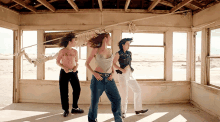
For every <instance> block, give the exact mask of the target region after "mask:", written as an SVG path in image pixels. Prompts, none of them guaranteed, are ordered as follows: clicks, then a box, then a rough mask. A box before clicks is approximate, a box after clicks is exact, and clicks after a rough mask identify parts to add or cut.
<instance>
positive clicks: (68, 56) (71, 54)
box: [62, 49, 76, 69]
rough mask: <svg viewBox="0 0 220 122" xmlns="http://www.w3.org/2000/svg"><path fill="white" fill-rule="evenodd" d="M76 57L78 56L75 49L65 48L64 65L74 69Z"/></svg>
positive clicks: (63, 54)
mask: <svg viewBox="0 0 220 122" xmlns="http://www.w3.org/2000/svg"><path fill="white" fill-rule="evenodd" d="M75 57H76V54H75V51H74V50H73V49H72V50H63V53H62V64H63V66H65V67H67V68H68V69H73V68H74V67H75V66H76V62H75Z"/></svg>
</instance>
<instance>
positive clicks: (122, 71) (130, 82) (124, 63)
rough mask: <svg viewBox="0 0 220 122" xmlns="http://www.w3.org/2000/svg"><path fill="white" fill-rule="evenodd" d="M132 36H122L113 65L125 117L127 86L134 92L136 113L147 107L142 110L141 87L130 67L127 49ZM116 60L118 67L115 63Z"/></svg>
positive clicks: (129, 54) (142, 111) (130, 58)
mask: <svg viewBox="0 0 220 122" xmlns="http://www.w3.org/2000/svg"><path fill="white" fill-rule="evenodd" d="M131 41H132V38H124V39H122V40H121V41H120V42H119V43H118V46H119V48H120V50H119V51H118V52H117V53H116V54H115V57H114V60H113V65H114V67H115V68H116V69H118V70H116V72H117V73H118V75H119V84H120V87H121V93H120V95H121V104H122V106H121V107H122V117H123V118H125V117H126V112H127V104H128V86H129V87H130V88H131V89H132V91H133V92H134V110H135V113H136V114H140V113H145V112H147V111H148V109H145V110H142V99H141V88H140V86H139V84H138V83H137V81H136V80H135V79H134V78H133V76H132V72H133V71H134V69H133V68H132V67H131V60H132V54H131V52H130V51H128V49H129V46H130V43H131ZM117 61H118V62H119V64H120V67H119V66H118V65H117V64H116V63H117Z"/></svg>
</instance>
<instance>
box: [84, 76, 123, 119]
mask: <svg viewBox="0 0 220 122" xmlns="http://www.w3.org/2000/svg"><path fill="white" fill-rule="evenodd" d="M100 74H101V76H102V78H103V80H102V81H98V80H97V79H96V78H95V76H94V75H93V76H92V80H91V84H90V89H91V104H90V108H89V113H88V120H89V122H96V121H97V110H98V103H99V98H100V96H101V95H102V93H103V92H104V91H105V93H106V95H107V97H108V99H109V100H110V102H111V109H112V113H113V115H114V119H115V122H122V117H121V97H120V95H119V92H118V89H117V86H116V84H115V81H114V79H112V80H111V81H109V80H108V76H104V75H106V74H108V73H100Z"/></svg>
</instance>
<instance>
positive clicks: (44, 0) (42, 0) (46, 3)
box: [37, 0, 55, 12]
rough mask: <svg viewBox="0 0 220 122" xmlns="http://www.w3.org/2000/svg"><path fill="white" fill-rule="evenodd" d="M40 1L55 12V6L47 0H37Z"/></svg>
mask: <svg viewBox="0 0 220 122" xmlns="http://www.w3.org/2000/svg"><path fill="white" fill-rule="evenodd" d="M37 1H38V2H39V3H41V4H43V5H44V6H45V7H47V8H48V9H50V10H51V11H52V12H55V8H54V7H53V6H52V5H51V4H50V3H49V2H47V1H46V0H37Z"/></svg>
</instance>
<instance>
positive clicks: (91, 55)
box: [85, 48, 98, 74]
mask: <svg viewBox="0 0 220 122" xmlns="http://www.w3.org/2000/svg"><path fill="white" fill-rule="evenodd" d="M97 50H98V48H93V49H92V52H91V54H90V55H89V57H88V58H87V60H86V63H85V65H86V67H87V68H88V69H89V70H90V71H91V72H92V73H93V74H94V73H95V72H94V71H93V70H92V68H91V66H90V65H89V64H90V62H91V61H92V59H93V57H94V56H95V54H96V53H97Z"/></svg>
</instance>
